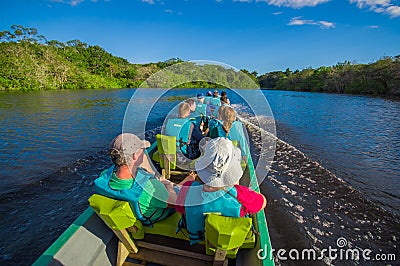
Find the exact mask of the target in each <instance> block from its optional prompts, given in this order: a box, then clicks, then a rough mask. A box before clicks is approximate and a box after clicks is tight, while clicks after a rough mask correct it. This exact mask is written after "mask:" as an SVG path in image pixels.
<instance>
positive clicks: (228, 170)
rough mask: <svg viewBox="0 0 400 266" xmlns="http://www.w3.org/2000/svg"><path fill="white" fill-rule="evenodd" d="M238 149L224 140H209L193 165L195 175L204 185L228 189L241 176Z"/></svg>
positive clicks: (227, 140)
mask: <svg viewBox="0 0 400 266" xmlns="http://www.w3.org/2000/svg"><path fill="white" fill-rule="evenodd" d="M240 161H241V152H240V149H239V148H237V147H235V146H233V144H232V141H230V140H229V139H226V138H216V139H212V140H210V141H209V142H208V143H207V145H206V147H205V151H204V155H202V156H201V157H200V158H199V159H198V160H197V161H196V164H195V167H196V171H197V174H198V175H199V177H200V179H201V180H202V181H203V182H204V184H206V185H208V186H212V187H229V186H232V185H234V184H236V183H237V182H238V181H239V179H240V178H241V177H242V175H243V170H242V167H241V165H240Z"/></svg>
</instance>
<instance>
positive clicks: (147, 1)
mask: <svg viewBox="0 0 400 266" xmlns="http://www.w3.org/2000/svg"><path fill="white" fill-rule="evenodd" d="M142 2H143V3H148V4H150V5H154V0H142Z"/></svg>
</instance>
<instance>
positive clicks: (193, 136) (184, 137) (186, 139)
mask: <svg viewBox="0 0 400 266" xmlns="http://www.w3.org/2000/svg"><path fill="white" fill-rule="evenodd" d="M189 116H190V106H189V104H188V103H187V102H183V103H181V104H180V105H179V107H178V118H169V119H168V121H167V123H166V127H165V130H164V134H165V135H168V136H175V137H176V141H177V147H178V149H177V159H178V161H180V162H181V163H183V164H185V161H186V158H189V159H194V158H197V157H198V156H199V154H200V152H199V151H198V148H196V147H197V146H198V143H199V142H200V140H201V139H202V138H203V134H202V132H201V130H200V126H199V125H196V123H195V120H190V118H189Z"/></svg>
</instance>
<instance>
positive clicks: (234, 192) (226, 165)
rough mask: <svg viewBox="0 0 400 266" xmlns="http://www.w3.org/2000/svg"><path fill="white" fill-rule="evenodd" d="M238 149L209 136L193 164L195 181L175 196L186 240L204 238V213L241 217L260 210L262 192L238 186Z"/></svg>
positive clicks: (229, 143) (197, 240)
mask: <svg viewBox="0 0 400 266" xmlns="http://www.w3.org/2000/svg"><path fill="white" fill-rule="evenodd" d="M240 160H241V156H240V150H239V148H237V147H235V146H234V145H233V143H232V141H230V140H229V139H226V138H216V139H211V140H209V141H208V142H207V144H206V145H205V151H204V154H203V155H202V156H201V157H200V158H199V159H197V161H196V163H195V167H196V171H197V174H198V176H199V181H189V182H186V183H184V184H183V186H182V188H181V190H180V192H179V194H178V198H177V201H176V203H177V207H176V209H177V211H178V212H180V213H182V220H181V223H180V227H183V226H184V227H186V229H187V231H188V233H189V237H190V243H191V244H195V243H197V242H200V241H202V240H204V219H205V216H204V215H205V214H206V213H212V212H216V213H220V214H221V215H223V216H230V217H244V216H245V215H248V214H253V213H257V212H259V211H260V210H262V209H264V208H265V206H266V204H267V201H266V199H265V197H264V195H262V194H260V193H257V192H255V191H253V190H251V189H249V188H248V187H245V186H241V185H239V180H240V178H241V177H242V174H243V170H242V168H241V165H240Z"/></svg>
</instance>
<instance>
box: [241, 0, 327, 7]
mask: <svg viewBox="0 0 400 266" xmlns="http://www.w3.org/2000/svg"><path fill="white" fill-rule="evenodd" d="M253 1H254V2H265V3H268V4H269V5H271V6H279V7H280V6H284V7H291V8H302V7H305V6H316V5H319V4H323V3H326V2H329V1H330V0H233V2H246V3H250V2H253Z"/></svg>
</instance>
